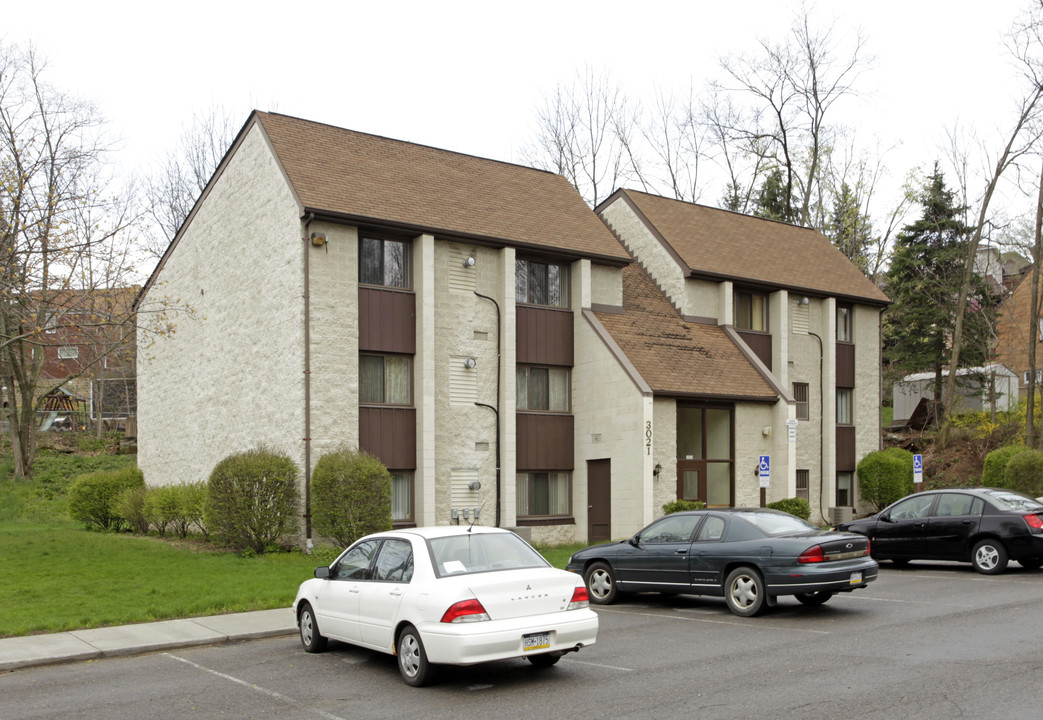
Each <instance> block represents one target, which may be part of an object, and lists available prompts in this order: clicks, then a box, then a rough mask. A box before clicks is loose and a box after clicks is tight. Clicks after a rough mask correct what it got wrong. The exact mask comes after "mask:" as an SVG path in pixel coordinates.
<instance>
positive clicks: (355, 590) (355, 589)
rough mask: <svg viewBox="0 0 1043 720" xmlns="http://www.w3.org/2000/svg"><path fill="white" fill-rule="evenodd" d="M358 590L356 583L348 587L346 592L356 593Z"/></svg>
mask: <svg viewBox="0 0 1043 720" xmlns="http://www.w3.org/2000/svg"><path fill="white" fill-rule="evenodd" d="M358 591H359V586H358V585H352V586H351V587H349V588H348V592H350V593H356V594H357V593H358Z"/></svg>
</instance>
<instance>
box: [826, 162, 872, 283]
mask: <svg viewBox="0 0 1043 720" xmlns="http://www.w3.org/2000/svg"><path fill="white" fill-rule="evenodd" d="M872 232H873V226H872V223H871V222H870V220H869V217H868V216H867V215H865V214H864V213H863V212H862V209H861V207H860V206H859V202H858V197H857V195H855V193H854V191H853V190H852V189H851V186H850V185H848V184H847V183H843V184H842V185H841V186H840V191H839V192H838V193H836V194H835V195H834V196H833V212H832V213H831V214H830V217H829V221H828V226H827V228H826V234H827V235H828V236H829V239H830V240H832V241H833V244H834V245H836V246H837V247H838V248H839V249H840V251H841V252H842V253H844V254H845V255H846V256H847V257H848V259H849V260H850V261H851V262H853V263H854V264H855V265H857V266H858V269H859V270H861V271H862V272H866V270H867V269H868V267H869V246H870V245H871V244H872V242H873V237H872Z"/></svg>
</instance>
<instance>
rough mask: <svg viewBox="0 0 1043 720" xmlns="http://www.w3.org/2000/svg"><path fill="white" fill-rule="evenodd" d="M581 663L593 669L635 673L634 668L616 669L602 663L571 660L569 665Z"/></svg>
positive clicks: (613, 666)
mask: <svg viewBox="0 0 1043 720" xmlns="http://www.w3.org/2000/svg"><path fill="white" fill-rule="evenodd" d="M576 663H579V664H580V665H590V666H591V667H599V668H605V669H606V670H619V671H620V672H634V668H625V667H616V666H615V665H602V664H601V663H593V662H588V661H586V660H570V661H569V665H574V664H576Z"/></svg>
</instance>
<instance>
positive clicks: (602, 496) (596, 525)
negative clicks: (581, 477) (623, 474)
mask: <svg viewBox="0 0 1043 720" xmlns="http://www.w3.org/2000/svg"><path fill="white" fill-rule="evenodd" d="M611 539H612V461H611V460H588V461H587V542H589V543H591V544H593V543H602V542H608V541H609V540H611Z"/></svg>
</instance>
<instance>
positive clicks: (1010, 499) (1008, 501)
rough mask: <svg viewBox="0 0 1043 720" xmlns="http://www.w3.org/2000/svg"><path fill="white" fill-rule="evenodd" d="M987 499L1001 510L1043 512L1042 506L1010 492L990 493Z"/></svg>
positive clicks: (1026, 497) (1035, 501) (1030, 499)
mask: <svg viewBox="0 0 1043 720" xmlns="http://www.w3.org/2000/svg"><path fill="white" fill-rule="evenodd" d="M989 499H990V500H991V501H992V504H993V505H996V506H997V507H999V508H1000V509H1002V510H1043V504H1041V503H1040V502H1039V501H1038V500H1033V499H1032V498H1030V497H1028V496H1026V495H1019V494H1017V493H1012V492H1002V491H1001V492H996V491H993V492H990V493H989Z"/></svg>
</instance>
